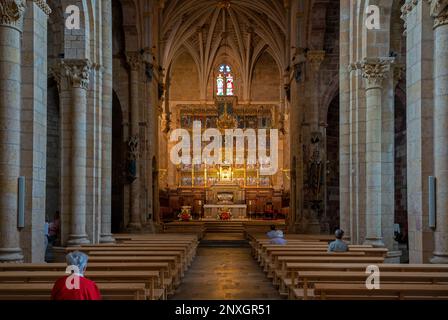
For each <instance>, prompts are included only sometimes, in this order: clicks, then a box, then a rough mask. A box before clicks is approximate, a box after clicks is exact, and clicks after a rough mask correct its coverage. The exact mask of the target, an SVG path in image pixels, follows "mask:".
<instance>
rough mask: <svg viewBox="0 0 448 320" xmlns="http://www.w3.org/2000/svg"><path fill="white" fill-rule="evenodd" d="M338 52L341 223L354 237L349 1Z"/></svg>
mask: <svg viewBox="0 0 448 320" xmlns="http://www.w3.org/2000/svg"><path fill="white" fill-rule="evenodd" d="M340 8H341V17H340V31H339V32H340V39H339V42H340V47H339V48H340V49H339V50H340V51H339V66H340V67H339V100H340V102H339V105H340V112H339V114H340V116H339V199H340V200H339V206H340V210H339V215H340V217H339V221H340V222H339V224H340V228H341V229H342V230H344V232H345V237H346V239H347V240H349V241H351V240H352V230H351V229H352V228H351V227H350V226H351V219H350V216H351V215H350V176H351V174H350V149H351V148H350V72H349V70H348V68H347V66H348V65H349V64H350V0H341V6H340Z"/></svg>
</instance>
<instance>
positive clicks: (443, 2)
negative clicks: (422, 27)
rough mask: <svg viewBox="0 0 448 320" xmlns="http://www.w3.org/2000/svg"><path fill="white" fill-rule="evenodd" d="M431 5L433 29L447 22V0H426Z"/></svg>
mask: <svg viewBox="0 0 448 320" xmlns="http://www.w3.org/2000/svg"><path fill="white" fill-rule="evenodd" d="M428 2H429V4H430V5H431V11H430V12H431V17H433V18H434V29H436V28H438V27H440V26H443V25H446V24H448V0H428Z"/></svg>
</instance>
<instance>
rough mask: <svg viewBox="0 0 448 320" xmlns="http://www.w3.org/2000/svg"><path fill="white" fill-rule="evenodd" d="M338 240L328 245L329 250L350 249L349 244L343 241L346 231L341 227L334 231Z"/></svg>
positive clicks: (342, 250) (340, 250)
mask: <svg viewBox="0 0 448 320" xmlns="http://www.w3.org/2000/svg"><path fill="white" fill-rule="evenodd" d="M334 235H335V237H336V240H335V241H333V242H331V243H330V244H329V245H328V252H346V251H348V246H347V244H346V243H345V242H344V241H342V237H343V236H344V231H342V230H341V229H337V230H336V232H335V233H334Z"/></svg>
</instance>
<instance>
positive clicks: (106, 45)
mask: <svg viewBox="0 0 448 320" xmlns="http://www.w3.org/2000/svg"><path fill="white" fill-rule="evenodd" d="M101 6H102V26H101V27H102V31H103V45H102V48H103V108H102V120H103V121H102V146H101V148H102V167H101V179H102V181H101V231H100V243H111V242H115V239H114V238H113V237H112V233H111V227H112V220H111V219H112V2H111V0H103V1H102V2H101Z"/></svg>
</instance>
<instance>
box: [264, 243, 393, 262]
mask: <svg viewBox="0 0 448 320" xmlns="http://www.w3.org/2000/svg"><path fill="white" fill-rule="evenodd" d="M303 251H322V252H328V249H327V248H326V247H324V248H322V247H301V246H272V245H270V246H264V247H263V251H262V253H261V256H260V257H259V261H261V262H262V265H263V263H265V262H266V263H267V262H269V261H270V255H271V254H273V252H285V253H286V252H290V253H291V255H293V254H294V252H303ZM348 252H363V253H365V255H366V256H373V257H375V256H376V257H386V255H387V252H388V250H387V248H358V247H356V248H352V247H349V250H348Z"/></svg>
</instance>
